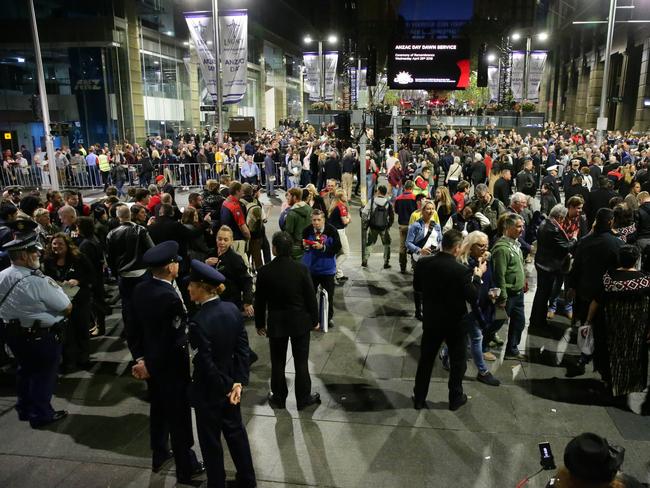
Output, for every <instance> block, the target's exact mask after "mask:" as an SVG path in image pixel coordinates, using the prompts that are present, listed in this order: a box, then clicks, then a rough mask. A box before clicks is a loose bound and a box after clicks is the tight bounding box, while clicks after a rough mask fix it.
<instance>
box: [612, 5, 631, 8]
mask: <svg viewBox="0 0 650 488" xmlns="http://www.w3.org/2000/svg"><path fill="white" fill-rule="evenodd" d="M616 8H634V5H617V6H616Z"/></svg>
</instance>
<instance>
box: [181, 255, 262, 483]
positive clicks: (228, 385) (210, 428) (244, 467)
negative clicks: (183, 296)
mask: <svg viewBox="0 0 650 488" xmlns="http://www.w3.org/2000/svg"><path fill="white" fill-rule="evenodd" d="M190 268H191V271H190V277H189V285H188V288H187V290H188V292H189V294H190V299H191V300H192V301H193V302H195V303H198V304H200V306H201V308H200V309H199V311H198V312H197V313H196V314H194V316H193V317H192V319H191V320H190V324H189V335H190V343H191V344H192V348H193V349H196V354H195V355H194V359H193V361H194V374H193V376H192V385H191V389H190V398H191V401H192V404H193V406H194V408H195V409H196V428H197V432H198V435H199V443H200V444H201V452H202V453H203V459H204V460H205V467H206V471H207V474H208V486H209V487H215V488H225V487H226V472H225V469H224V463H223V447H222V445H221V434H222V433H223V437H224V438H225V439H226V443H227V444H228V449H229V450H230V455H231V457H232V460H233V463H234V464H235V468H236V469H237V475H236V483H237V484H236V486H238V487H240V488H252V487H254V486H256V481H255V470H254V468H253V457H252V455H251V449H250V444H249V442H248V434H247V433H246V428H245V427H244V423H243V421H242V417H241V409H240V401H241V393H242V388H243V386H244V385H246V384H248V375H249V366H248V364H249V358H248V355H249V351H250V350H249V347H248V336H247V335H246V329H245V328H244V321H243V319H242V316H241V313H240V311H239V309H238V308H237V307H236V306H235V305H234V304H232V303H229V302H224V301H222V300H220V299H219V295H220V294H221V293H222V292H223V291H224V288H225V287H224V282H225V281H226V279H225V277H224V276H223V275H222V274H221V273H219V271H217V270H216V269H214V268H213V267H212V266H208V265H207V264H205V263H202V262H201V261H198V260H196V259H193V260H192V262H191V266H190Z"/></svg>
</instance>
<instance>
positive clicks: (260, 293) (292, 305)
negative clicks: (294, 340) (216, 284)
mask: <svg viewBox="0 0 650 488" xmlns="http://www.w3.org/2000/svg"><path fill="white" fill-rule="evenodd" d="M267 308H268V313H267ZM317 323H318V304H317V302H316V292H315V291H314V285H313V283H312V281H311V275H310V273H309V270H308V269H307V267H306V266H305V265H303V264H301V263H298V262H296V261H294V260H293V259H291V258H290V257H288V256H286V257H285V256H283V257H277V258H275V259H274V260H273V261H271V262H270V263H268V264H266V265H265V266H262V268H260V270H259V271H258V273H257V291H256V292H255V327H257V328H258V329H263V328H264V327H266V328H267V329H268V330H267V336H268V337H291V336H301V335H304V334H305V333H308V332H309V330H310V329H311V328H312V327H314V326H315V325H316V324H317Z"/></svg>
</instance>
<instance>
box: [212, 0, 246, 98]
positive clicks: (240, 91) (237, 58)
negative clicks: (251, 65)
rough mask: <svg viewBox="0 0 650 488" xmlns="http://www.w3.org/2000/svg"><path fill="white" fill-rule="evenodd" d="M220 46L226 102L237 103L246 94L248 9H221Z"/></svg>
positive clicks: (222, 82) (223, 95)
mask: <svg viewBox="0 0 650 488" xmlns="http://www.w3.org/2000/svg"><path fill="white" fill-rule="evenodd" d="M219 47H220V58H219V60H220V61H221V66H222V76H221V86H222V89H223V93H222V100H223V103H224V104H228V103H237V102H239V101H241V100H242V99H243V98H244V95H245V94H246V71H247V64H248V57H247V56H248V52H247V48H248V13H247V11H246V10H223V11H219Z"/></svg>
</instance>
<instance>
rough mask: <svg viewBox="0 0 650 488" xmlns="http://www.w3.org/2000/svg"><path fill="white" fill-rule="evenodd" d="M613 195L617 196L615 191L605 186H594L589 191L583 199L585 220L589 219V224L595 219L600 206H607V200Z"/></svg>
mask: <svg viewBox="0 0 650 488" xmlns="http://www.w3.org/2000/svg"><path fill="white" fill-rule="evenodd" d="M615 196H617V193H616V192H615V191H614V190H609V189H607V188H596V189H595V190H591V191H590V192H589V195H587V200H586V201H585V213H586V214H587V220H589V225H590V226H591V224H593V222H594V220H595V219H596V213H598V210H600V209H601V208H609V201H610V200H611V199H612V198H614V197H615Z"/></svg>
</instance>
